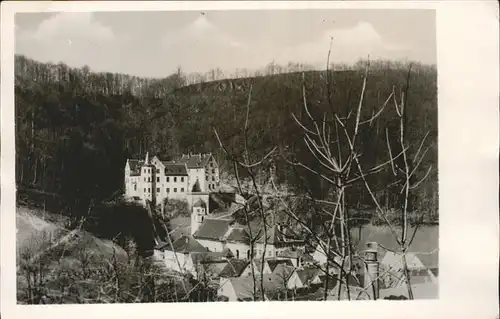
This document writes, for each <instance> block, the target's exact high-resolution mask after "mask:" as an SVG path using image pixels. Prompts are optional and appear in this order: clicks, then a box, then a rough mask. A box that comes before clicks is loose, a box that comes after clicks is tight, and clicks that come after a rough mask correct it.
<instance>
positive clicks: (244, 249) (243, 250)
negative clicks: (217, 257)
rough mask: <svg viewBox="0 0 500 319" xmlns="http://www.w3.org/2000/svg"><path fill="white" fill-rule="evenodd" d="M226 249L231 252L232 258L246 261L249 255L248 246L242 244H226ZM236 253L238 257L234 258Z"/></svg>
mask: <svg viewBox="0 0 500 319" xmlns="http://www.w3.org/2000/svg"><path fill="white" fill-rule="evenodd" d="M226 248H229V249H230V250H231V252H232V253H233V255H234V258H238V259H247V256H249V255H250V245H247V244H244V243H226ZM236 251H239V256H238V257H237V256H236ZM247 254H248V255H247Z"/></svg>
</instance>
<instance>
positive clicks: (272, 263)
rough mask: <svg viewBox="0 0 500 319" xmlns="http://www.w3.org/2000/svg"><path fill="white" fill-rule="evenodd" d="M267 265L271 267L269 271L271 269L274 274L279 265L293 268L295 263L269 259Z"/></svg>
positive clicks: (287, 260) (286, 260)
mask: <svg viewBox="0 0 500 319" xmlns="http://www.w3.org/2000/svg"><path fill="white" fill-rule="evenodd" d="M267 264H268V265H269V269H271V271H272V272H274V270H275V269H276V267H277V266H278V265H288V266H292V267H293V263H292V261H291V260H289V259H268V260H267Z"/></svg>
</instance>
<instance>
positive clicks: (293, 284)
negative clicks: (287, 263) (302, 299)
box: [287, 271, 304, 289]
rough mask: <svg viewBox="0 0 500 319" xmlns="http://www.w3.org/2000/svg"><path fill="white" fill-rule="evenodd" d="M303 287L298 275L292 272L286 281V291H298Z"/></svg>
mask: <svg viewBox="0 0 500 319" xmlns="http://www.w3.org/2000/svg"><path fill="white" fill-rule="evenodd" d="M302 287H304V284H303V283H302V282H301V281H300V278H299V275H298V274H297V272H296V271H294V272H293V273H292V274H291V275H290V278H288V281H287V288H288V289H294V288H295V289H299V288H302Z"/></svg>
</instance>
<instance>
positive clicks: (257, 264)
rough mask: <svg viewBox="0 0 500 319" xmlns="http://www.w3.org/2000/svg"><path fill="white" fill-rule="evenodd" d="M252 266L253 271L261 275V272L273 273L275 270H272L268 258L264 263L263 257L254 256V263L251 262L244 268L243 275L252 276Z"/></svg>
mask: <svg viewBox="0 0 500 319" xmlns="http://www.w3.org/2000/svg"><path fill="white" fill-rule="evenodd" d="M252 267H253V273H254V274H255V275H259V276H260V274H261V272H262V273H264V274H271V273H272V272H273V271H272V270H271V267H269V264H268V263H267V260H264V263H262V260H261V259H257V258H254V259H253V261H252V263H250V262H249V263H248V265H247V266H246V268H245V269H244V270H243V272H242V273H241V277H247V276H252ZM262 267H264V268H262Z"/></svg>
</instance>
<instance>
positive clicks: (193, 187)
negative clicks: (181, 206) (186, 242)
mask: <svg viewBox="0 0 500 319" xmlns="http://www.w3.org/2000/svg"><path fill="white" fill-rule="evenodd" d="M219 186H220V181H219V166H218V165H217V162H216V161H215V158H214V156H213V155H212V154H211V153H208V154H183V155H182V156H181V157H180V158H179V159H177V160H172V161H162V160H160V159H159V158H158V157H157V156H154V157H153V158H152V159H149V153H148V154H146V158H145V159H144V160H138V159H128V160H127V163H126V164H125V197H126V198H129V199H135V200H140V201H141V202H142V203H143V204H144V205H146V203H147V202H148V201H149V202H152V203H153V204H154V205H161V204H162V203H164V201H165V200H166V199H178V200H184V201H187V202H188V204H189V207H190V208H191V209H192V214H191V232H192V233H194V232H195V231H196V230H197V228H198V227H197V226H198V225H199V224H201V223H202V222H203V219H204V216H205V215H207V214H208V212H209V207H208V205H209V194H210V192H216V191H218V189H219Z"/></svg>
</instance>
